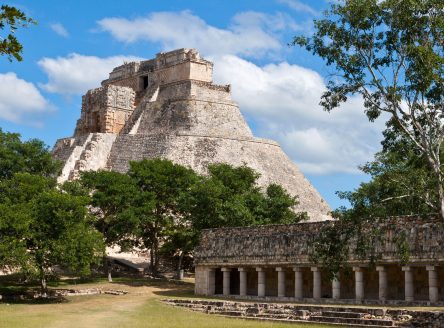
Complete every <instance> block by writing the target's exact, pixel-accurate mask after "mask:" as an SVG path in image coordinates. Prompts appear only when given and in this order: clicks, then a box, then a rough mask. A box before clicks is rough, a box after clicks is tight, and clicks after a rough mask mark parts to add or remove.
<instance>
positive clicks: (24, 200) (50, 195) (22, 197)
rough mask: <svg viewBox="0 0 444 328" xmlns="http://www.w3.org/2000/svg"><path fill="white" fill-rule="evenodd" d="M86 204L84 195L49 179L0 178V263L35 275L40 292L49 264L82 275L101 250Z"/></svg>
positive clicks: (100, 237)
mask: <svg viewBox="0 0 444 328" xmlns="http://www.w3.org/2000/svg"><path fill="white" fill-rule="evenodd" d="M88 203H89V199H88V197H84V196H76V195H71V194H68V193H66V192H64V191H62V190H59V189H57V188H56V183H55V180H54V179H52V178H47V177H43V176H38V175H32V174H29V173H16V174H15V175H14V176H13V177H12V178H11V179H4V180H2V181H1V182H0V204H1V209H2V211H0V249H1V250H2V252H1V253H0V265H1V266H5V265H9V266H12V267H14V268H20V270H21V271H22V272H24V273H25V274H27V275H33V276H37V277H38V278H39V280H40V284H41V288H42V291H43V292H44V293H45V291H46V281H47V277H48V275H49V274H50V273H51V268H53V267H54V266H55V265H61V266H63V267H66V268H69V269H71V270H74V271H75V272H77V273H78V274H80V275H85V274H88V273H89V272H90V266H91V265H92V264H94V263H97V261H98V259H99V258H100V256H101V254H102V252H103V240H102V235H101V234H100V233H99V232H97V231H96V230H95V229H94V228H93V226H92V217H91V216H90V215H89V214H88V210H87V207H86V205H87V204H88Z"/></svg>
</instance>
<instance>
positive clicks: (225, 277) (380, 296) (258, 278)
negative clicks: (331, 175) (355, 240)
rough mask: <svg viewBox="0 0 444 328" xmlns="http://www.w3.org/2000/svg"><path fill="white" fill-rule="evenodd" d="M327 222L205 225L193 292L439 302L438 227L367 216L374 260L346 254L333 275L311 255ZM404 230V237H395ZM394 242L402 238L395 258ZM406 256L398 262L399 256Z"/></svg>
mask: <svg viewBox="0 0 444 328" xmlns="http://www.w3.org/2000/svg"><path fill="white" fill-rule="evenodd" d="M332 224H335V223H334V221H323V222H308V223H299V224H293V225H273V226H258V227H249V228H223V229H210V230H205V231H203V233H202V237H201V242H200V245H199V247H198V248H197V249H196V250H195V255H194V256H195V266H196V269H195V270H196V285H195V292H196V294H198V295H207V296H208V295H224V296H231V297H234V298H236V297H237V298H250V299H256V298H259V299H261V298H262V299H264V298H266V299H270V300H279V301H299V302H300V301H304V300H305V301H311V302H327V303H328V302H331V303H333V302H335V303H340V302H344V303H369V304H372V303H373V304H379V303H383V304H399V303H416V304H423V305H424V304H444V284H442V283H441V284H440V283H439V282H444V248H443V246H442V241H443V240H444V230H443V228H442V224H441V222H439V220H435V219H428V220H424V218H419V217H402V218H388V219H384V220H376V219H373V221H370V223H369V226H368V227H367V229H369V230H368V231H369V232H370V229H373V230H372V231H375V230H374V229H377V230H378V231H379V237H378V239H377V242H376V244H375V248H374V249H375V253H374V254H373V255H374V256H375V258H376V262H375V263H373V264H372V265H370V264H369V261H368V258H364V259H362V258H360V257H359V256H356V255H353V254H351V255H350V257H349V259H348V263H347V264H348V265H349V266H350V268H351V269H352V270H347V272H345V271H344V272H339V274H338V275H337V276H336V278H334V279H333V280H330V279H329V278H328V275H327V274H326V272H325V271H324V270H323V268H322V267H320V266H319V265H317V264H316V262H315V261H314V260H313V257H312V245H313V242H314V241H315V238H316V237H317V235H318V234H319V233H320V232H321V230H322V229H324V228H326V227H327V226H329V225H332ZM400 236H402V237H403V239H401V238H400ZM400 241H402V242H403V243H405V245H408V259H405V261H403V260H402V258H401V255H400V252H399V251H400V250H399V247H400ZM403 262H405V263H403Z"/></svg>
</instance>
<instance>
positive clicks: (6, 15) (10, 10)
mask: <svg viewBox="0 0 444 328" xmlns="http://www.w3.org/2000/svg"><path fill="white" fill-rule="evenodd" d="M29 24H36V22H35V21H34V20H33V19H32V18H29V17H26V15H25V13H24V12H22V11H21V10H19V9H17V8H15V7H12V6H8V5H2V6H1V7H0V31H4V33H5V34H6V35H3V36H0V55H6V56H7V58H8V60H9V61H12V59H13V58H15V59H16V60H17V61H22V60H23V58H22V50H23V46H22V44H21V43H20V42H19V41H18V40H17V38H16V36H15V32H16V31H17V29H18V28H19V27H28V26H29Z"/></svg>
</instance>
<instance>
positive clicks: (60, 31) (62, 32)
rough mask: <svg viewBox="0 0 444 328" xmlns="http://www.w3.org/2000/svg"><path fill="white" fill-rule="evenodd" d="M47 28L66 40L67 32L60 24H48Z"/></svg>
mask: <svg viewBox="0 0 444 328" xmlns="http://www.w3.org/2000/svg"><path fill="white" fill-rule="evenodd" d="M49 27H50V28H51V30H53V31H54V32H55V33H57V34H58V35H60V36H62V37H64V38H67V37H68V36H69V33H68V31H67V30H66V28H65V27H64V26H63V25H62V24H61V23H53V24H50V25H49Z"/></svg>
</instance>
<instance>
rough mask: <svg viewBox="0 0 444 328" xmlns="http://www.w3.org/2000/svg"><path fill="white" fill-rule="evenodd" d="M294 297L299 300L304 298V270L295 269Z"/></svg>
mask: <svg viewBox="0 0 444 328" xmlns="http://www.w3.org/2000/svg"><path fill="white" fill-rule="evenodd" d="M293 271H294V297H295V298H297V299H302V298H303V297H304V290H303V283H304V281H303V280H302V268H300V267H294V268H293Z"/></svg>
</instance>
